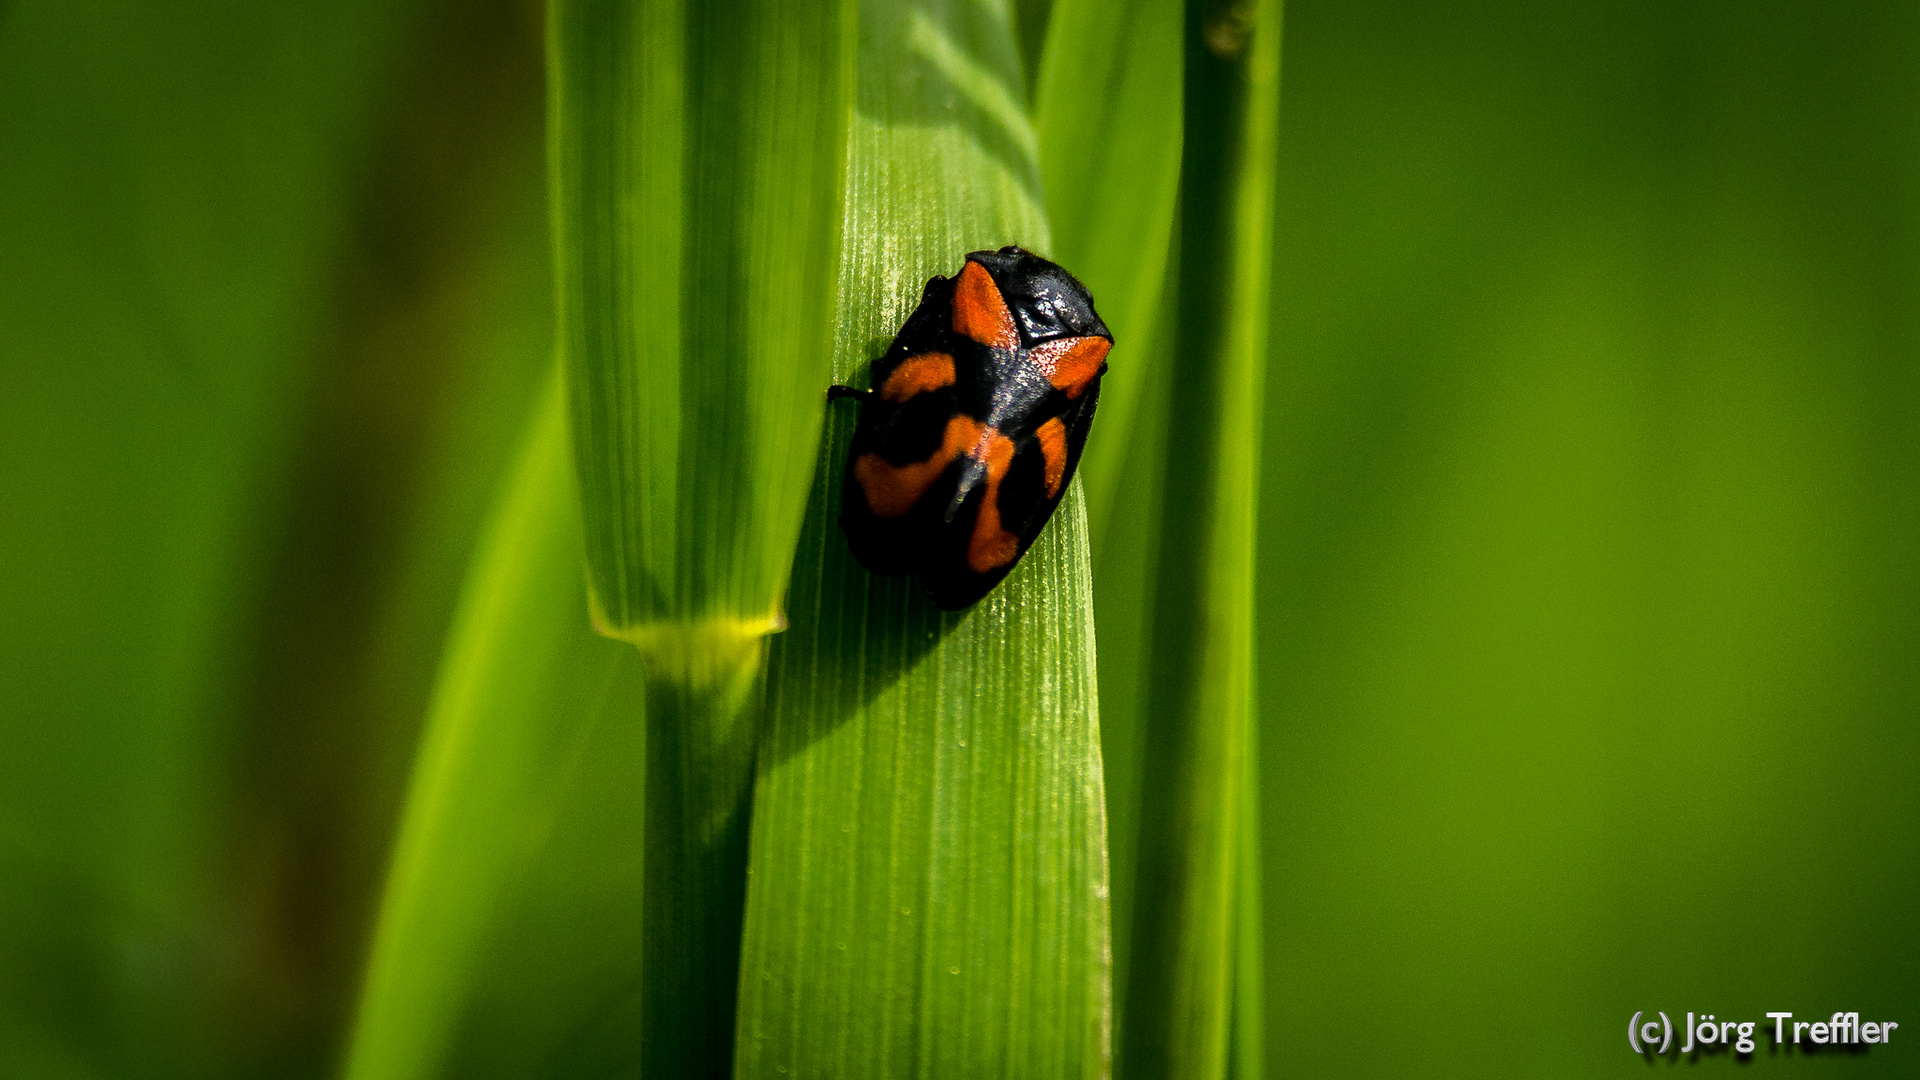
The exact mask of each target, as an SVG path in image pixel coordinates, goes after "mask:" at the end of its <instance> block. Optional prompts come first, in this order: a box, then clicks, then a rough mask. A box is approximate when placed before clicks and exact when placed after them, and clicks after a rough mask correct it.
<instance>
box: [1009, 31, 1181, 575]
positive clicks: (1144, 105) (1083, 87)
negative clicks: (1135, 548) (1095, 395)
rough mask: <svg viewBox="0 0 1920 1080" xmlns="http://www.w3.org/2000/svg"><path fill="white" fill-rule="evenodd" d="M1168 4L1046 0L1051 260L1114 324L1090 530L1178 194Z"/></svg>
mask: <svg viewBox="0 0 1920 1080" xmlns="http://www.w3.org/2000/svg"><path fill="white" fill-rule="evenodd" d="M1183 14H1184V9H1183V8H1182V7H1181V5H1180V3H1179V0H1055V3H1054V4H1053V7H1052V21H1051V23H1050V25H1049V26H1048V29H1047V38H1046V51H1045V54H1044V57H1043V59H1042V63H1041V66H1040V73H1039V77H1038V86H1037V90H1036V93H1035V100H1034V127H1035V129H1036V131H1037V133H1038V137H1039V141H1040V165H1041V173H1042V175H1043V177H1044V179H1045V184H1046V193H1047V214H1048V217H1049V219H1050V220H1051V222H1052V225H1053V244H1054V257H1055V259H1056V260H1057V261H1059V263H1060V264H1061V265H1062V266H1065V267H1067V268H1068V269H1069V270H1071V271H1073V273H1074V275H1075V276H1076V277H1078V278H1079V279H1080V280H1081V281H1083V282H1085V283H1086V285H1087V287H1088V288H1089V289H1090V290H1092V292H1093V296H1094V301H1095V303H1097V304H1098V305H1099V308H1100V315H1101V317H1102V318H1103V319H1105V320H1106V323H1107V325H1108V326H1109V327H1111V328H1112V329H1113V333H1114V341H1115V353H1114V358H1113V365H1112V369H1111V370H1110V371H1108V373H1107V376H1106V378H1105V379H1103V380H1101V384H1100V421H1101V422H1100V424H1099V425H1098V426H1097V427H1095V429H1094V432H1093V434H1092V435H1091V436H1090V437H1089V438H1088V440H1087V449H1086V456H1085V458H1084V465H1083V467H1082V468H1083V473H1082V475H1084V476H1085V478H1086V491H1087V509H1088V514H1089V516H1090V517H1091V518H1092V520H1093V523H1094V529H1095V536H1096V541H1095V557H1096V558H1098V557H1099V554H1098V549H1099V540H1098V537H1099V532H1100V530H1102V529H1104V528H1105V527H1106V522H1107V521H1108V519H1109V518H1111V517H1112V516H1113V515H1114V502H1115V500H1116V498H1117V497H1118V493H1119V492H1121V491H1123V490H1125V489H1126V488H1127V487H1128V484H1127V480H1126V478H1125V470H1124V469H1123V468H1122V463H1123V462H1124V461H1125V459H1126V454H1127V450H1128V447H1129V446H1130V445H1131V444H1132V438H1131V436H1132V433H1133V432H1134V428H1135V423H1136V419H1137V417H1138V414H1139V410H1140V403H1141V400H1142V398H1143V391H1144V388H1145V387H1146V386H1147V385H1148V382H1149V378H1150V372H1149V368H1148V366H1147V365H1148V362H1149V361H1150V360H1151V359H1152V357H1153V355H1154V354H1153V353H1151V352H1150V351H1149V350H1148V348H1147V343H1148V342H1149V341H1151V340H1153V337H1154V331H1155V326H1154V324H1155V321H1156V320H1157V319H1158V318H1159V317H1160V316H1161V314H1162V312H1163V310H1164V306H1163V296H1164V294H1165V284H1166V276H1167V275H1166V272H1167V251H1168V245H1169V243H1170V242H1171V240H1172V237H1173V223H1174V208H1175V205H1176V203H1177V201H1178V194H1179V189H1180V147H1181V131H1182V115H1181V107H1182V101H1183V98H1182V94H1181V88H1182V87H1181V80H1182V73H1183V70H1184V67H1185V58H1184V55H1183V53H1182V49H1181V35H1180V27H1181V19H1182V16H1183Z"/></svg>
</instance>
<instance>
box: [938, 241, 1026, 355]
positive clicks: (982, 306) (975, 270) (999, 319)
mask: <svg viewBox="0 0 1920 1080" xmlns="http://www.w3.org/2000/svg"><path fill="white" fill-rule="evenodd" d="M953 329H954V332H955V333H958V334H965V335H966V336H967V337H970V338H972V339H973V340H975V341H977V342H979V343H980V344H982V345H985V346H987V347H989V348H994V349H1015V348H1018V347H1019V346H1020V335H1019V334H1018V333H1016V332H1015V331H1014V328H1013V313H1012V312H1010V311H1008V310H1007V302H1006V300H1005V299H1004V298H1002V297H1001V295H1000V286H998V285H995V284H994V283H993V275H992V274H989V273H987V268H986V267H984V266H981V265H980V264H979V263H977V262H968V263H967V265H966V266H965V267H964V268H963V269H962V270H961V271H960V280H959V281H958V282H956V283H955V284H954V287H953Z"/></svg>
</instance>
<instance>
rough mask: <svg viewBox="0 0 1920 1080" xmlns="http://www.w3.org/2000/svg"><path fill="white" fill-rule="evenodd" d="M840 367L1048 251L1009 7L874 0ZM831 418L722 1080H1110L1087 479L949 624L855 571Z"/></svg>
mask: <svg viewBox="0 0 1920 1080" xmlns="http://www.w3.org/2000/svg"><path fill="white" fill-rule="evenodd" d="M862 19H863V22H862V28H861V29H862V40H861V53H860V92H859V109H858V115H857V118H856V124H855V128H854V136H853V142H852V146H851V148H850V152H849V160H850V167H849V196H848V210H847V214H848V226H847V238H848V239H847V247H846V252H845V255H844V258H845V263H844V268H843V271H842V275H841V280H842V283H843V284H842V290H843V291H842V295H841V298H840V304H839V307H838V312H839V327H840V332H839V338H838V344H837V348H836V350H835V374H836V375H838V376H839V377H841V378H845V379H857V378H860V377H862V376H863V372H862V368H863V367H864V364H865V363H866V361H867V360H869V359H870V358H872V357H873V356H874V355H877V352H878V350H879V349H880V348H882V347H883V346H884V344H885V342H886V340H887V339H888V338H890V337H891V336H892V334H893V332H894V331H895V330H896V329H897V328H898V327H899V325H900V323H901V322H902V321H903V320H904V318H905V317H906V315H907V313H908V311H909V310H911V308H912V307H913V305H914V304H915V303H917V302H918V299H919V295H920V289H921V286H922V285H923V284H924V283H925V281H926V279H927V278H928V277H929V276H931V275H933V274H935V273H946V274H951V273H953V272H954V271H956V270H957V269H958V268H959V264H960V259H961V256H962V255H963V253H965V252H966V251H969V250H973V249H978V248H985V247H993V246H998V245H1000V244H1005V243H1011V242H1015V241H1018V242H1021V243H1023V244H1026V245H1029V246H1031V247H1034V248H1037V249H1040V250H1042V251H1044V250H1046V248H1047V241H1048V236H1047V228H1046V221H1045V216H1044V213H1043V211H1042V208H1041V206H1040V203H1039V198H1038V171H1039V170H1038V168H1037V163H1036V162H1035V161H1034V158H1033V154H1032V146H1033V140H1032V135H1031V132H1030V131H1029V130H1028V129H1027V127H1026V122H1025V120H1024V116H1023V114H1022V113H1021V111H1020V110H1018V109H1017V108H1009V107H1008V105H1009V103H1010V102H1013V101H1017V100H1018V70H1019V68H1018V61H1017V59H1016V52H1015V45H1014V41H1013V38H1012V35H1011V32H1010V27H1009V26H1008V25H1007V23H1006V22H1005V21H1004V13H1002V14H1001V15H997V16H994V17H991V18H989V17H986V16H984V15H983V14H982V13H981V11H980V10H979V9H976V8H973V7H972V6H970V5H961V4H952V5H949V4H944V3H914V4H906V5H893V4H886V3H879V2H873V3H868V4H867V5H866V6H865V7H864V8H863V11H862ZM853 420H854V415H853V410H852V409H850V408H842V409H840V410H839V411H837V412H835V413H833V414H832V415H831V419H830V420H829V423H828V435H827V438H826V440H825V443H824V446H823V447H822V449H821V451H820V453H819V455H818V456H817V457H816V459H815V468H816V473H815V481H814V489H813V497H812V502H811V504H810V506H809V511H808V517H807V523H806V525H805V527H804V529H803V531H802V538H801V547H800V553H799V556H798V558H797V560H796V563H795V571H794V589H793V600H792V605H791V609H792V619H793V626H792V628H791V629H789V630H788V631H787V632H786V633H784V634H781V635H779V636H777V637H776V638H774V639H773V641H772V644H771V655H770V659H769V681H768V710H767V717H766V729H765V730H766V734H765V738H764V741H763V744H762V754H761V759H760V774H759V778H758V781H757V794H756V798H755V803H754V821H753V829H754V835H753V849H752V852H753V853H752V860H753V861H752V871H753V872H752V887H751V890H750V894H749V902H748V911H747V926H746V938H745V942H744V944H743V947H742V960H741V990H740V993H741V996H740V1013H739V1027H738V1044H737V1054H738V1057H737V1068H736V1075H737V1076H739V1077H743V1078H758V1077H768V1078H772V1077H780V1076H793V1077H836V1078H850V1080H853V1078H861V1077H898V1076H1009V1077H1034V1076H1046V1077H1067V1076H1099V1075H1103V1074H1104V1073H1105V1072H1106V1071H1107V1068H1108V1064H1109V1060H1110V1055H1109V1050H1108V1046H1109V1038H1108V1033H1109V1030H1110V1024H1111V1017H1110V1005H1109V996H1108V982H1107V966H1108V965H1107V949H1108V939H1107V929H1108V928H1107V910H1106V900H1105V893H1106V875H1105V869H1106V868H1105V859H1104V820H1103V813H1102V801H1101V780H1100V777H1101V773H1100V759H1099V754H1098V721H1097V711H1096V706H1095V700H1094V694H1095V678H1094V670H1093V657H1094V654H1093V635H1092V617H1091V615H1092V613H1091V608H1090V593H1089V588H1088V576H1087V574H1088V571H1087V556H1086V531H1085V530H1086V523H1085V515H1084V508H1083V502H1082V499H1081V496H1080V492H1079V488H1078V487H1077V486H1076V487H1074V488H1072V489H1070V491H1069V494H1068V496H1067V500H1066V502H1065V503H1064V504H1063V505H1062V507H1061V509H1060V511H1059V512H1058V514H1056V516H1055V518H1054V520H1053V522H1052V523H1051V524H1050V525H1049V526H1048V527H1047V529H1046V531H1045V533H1044V534H1043V535H1042V537H1041V539H1040V541H1039V542H1038V543H1037V544H1036V545H1035V547H1034V548H1033V550H1032V551H1030V552H1029V553H1028V555H1027V556H1026V559H1025V560H1024V561H1023V562H1022V564H1021V565H1020V567H1019V568H1018V569H1016V571H1015V572H1014V573H1013V574H1012V575H1011V576H1010V577H1009V578H1008V579H1007V580H1006V581H1005V582H1004V583H1003V584H1002V585H1001V586H1000V587H999V588H998V589H997V590H996V591H995V592H994V593H993V594H991V595H990V596H988V597H987V599H986V600H984V601H983V602H982V603H980V604H979V605H977V606H976V607H974V608H973V609H971V610H969V611H966V612H963V613H941V612H939V611H937V610H935V609H933V608H932V607H931V606H930V605H929V604H928V603H927V602H926V600H925V599H924V598H923V597H922V596H921V595H920V594H919V591H918V589H917V587H916V586H914V585H913V584H912V583H910V582H907V581H904V580H898V579H881V578H874V577H872V576H870V575H868V574H867V573H866V572H865V571H864V570H862V569H860V568H859V567H858V566H857V565H856V564H854V563H853V561H852V559H851V556H850V555H849V554H848V551H847V547H846V541H845V539H844V537H843V536H842V535H841V533H840V530H839V528H838V526H837V525H836V523H835V518H836V516H837V513H838V506H839V495H840V479H841V470H842V468H843V467H844V455H845V454H846V450H847V445H848V441H849V439H850V437H851V434H852V426H853Z"/></svg>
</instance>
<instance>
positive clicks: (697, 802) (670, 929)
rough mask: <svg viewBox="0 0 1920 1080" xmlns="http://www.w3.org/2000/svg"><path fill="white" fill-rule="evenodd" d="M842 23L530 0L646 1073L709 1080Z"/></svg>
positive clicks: (816, 363)
mask: <svg viewBox="0 0 1920 1080" xmlns="http://www.w3.org/2000/svg"><path fill="white" fill-rule="evenodd" d="M854 25H855V8H854V4H853V0H819V2H816V3H810V4H801V3H791V2H785V0H731V2H726V3H697V2H694V3H687V2H681V0H557V2H556V3H554V4H553V6H552V8H551V12H550V19H549V58H550V64H549V71H550V86H551V108H550V137H551V140H552V143H551V156H550V165H551V169H552V195H553V207H554V234H555V235H554V250H555V253H556V265H557V268H558V271H557V272H558V304H559V310H558V318H559V323H560V334H559V341H560V354H561V360H562V366H563V368H564V370H565V371H566V373H567V380H568V386H569V390H570V400H571V404H572V415H573V425H574V426H573V431H574V461H575V467H576V470H577V472H578V475H579V477H580V490H581V508H582V513H583V519H584V522H585V531H586V536H585V541H586V554H587V571H588V578H589V581H590V582H591V587H592V596H593V601H594V605H593V606H594V621H595V624H596V625H597V626H598V627H599V628H600V630H601V632H603V633H606V634H609V635H612V636H615V637H620V638H623V639H625V640H627V641H630V642H632V643H633V644H634V645H635V646H637V647H638V648H639V650H640V653H641V656H642V658H643V659H644V660H645V662H646V665H647V671H648V708H647V717H648V722H649V724H650V735H649V737H648V755H649V756H648V768H647V784H646V792H647V813H646V827H647V852H648V854H647V863H648V871H647V878H648V888H647V890H646V894H645V906H644V923H645V939H646V942H647V944H646V948H645V951H644V957H645V965H646V969H647V977H646V983H647V987H646V994H647V996H646V1008H645V1010H644V1021H643V1022H644V1025H645V1032H646V1034H645V1038H644V1046H645V1054H646V1058H647V1067H648V1069H649V1071H652V1072H655V1073H658V1074H661V1075H683V1074H687V1073H689V1072H692V1071H695V1070H702V1071H705V1070H713V1069H721V1070H724V1068H725V1061H726V1056H727V1052H728V1049H729V1047H730V1045H731V1036H732V1029H733V1023H732V1012H733V998H734V988H735V978H734V975H735V969H736V967H737V965H738V949H739V933H740V919H741V908H742V904H743V903H744V893H745V887H746V882H745V878H744V873H745V860H746V824H747V814H748V803H749V801H750V793H751V786H750V785H751V777H752V770H753V755H754V749H755V742H756V736H757V729H756V726H755V717H754V716H753V715H752V712H751V710H750V706H751V705H753V704H754V703H755V696H756V690H757V688H758V687H757V680H758V679H759V677H760V674H761V673H760V662H761V660H762V655H763V642H762V637H763V635H765V634H767V633H769V632H772V631H776V630H779V629H780V628H781V627H783V626H784V625H785V617H784V615H783V614H782V613H781V610H780V608H781V604H782V600H783V596H784V593H785V590H786V582H787V574H788V571H789V570H790V568H791V566H792V560H793V547H794V542H795V539H796V537H797V535H798V533H799V529H800V524H801V515H802V511H803V510H804V509H805V506H806V498H807V490H808V469H809V463H810V462H811V460H812V454H813V451H814V448H815V446H816V445H817V444H818V441H819V432H820V423H821V413H822V409H821V394H822V392H823V389H824V387H825V386H826V385H827V380H828V375H829V373H830V365H831V358H832V345H833V300H834V295H835V288H836V279H835V268H836V267H837V266H838V265H839V257H838V252H839V249H840V227H841V217H842V213H841V211H842V195H843V188H844V177H845V170H846V163H847V153H846V138H847V124H848V119H849V117H850V115H851V110H852V104H853V63H854V42H855V37H854Z"/></svg>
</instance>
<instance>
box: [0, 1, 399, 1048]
mask: <svg viewBox="0 0 1920 1080" xmlns="http://www.w3.org/2000/svg"><path fill="white" fill-rule="evenodd" d="M413 6H414V5H412V4H409V3H397V4H396V3H378V4H376V3H363V2H347V3H324V4H323V3H286V4H274V5H260V4H251V3H240V2H237V0H185V2H180V3H173V4H166V5H154V4H127V3H107V4H72V3H62V2H57V0H53V2H49V0H25V2H10V3H6V4H0V507H3V508H4V509H0V563H3V564H4V566H5V569H4V571H0V1074H3V1075H8V1076H63V1075H142V1076H154V1077H165V1076H173V1075H192V1076H210V1075H219V1074H220V1073H222V1072H223V1071H225V1070H228V1069H230V1068H233V1067H234V1066H235V1062H236V1061H237V1060H241V1059H244V1058H245V1056H246V1055H247V1054H248V1053H249V1052H250V1049H251V1045H252V1044H249V1045H241V1046H235V1045H230V1044H229V1041H228V1040H226V1039H225V1038H224V1037H223V1036H224V1034H225V1033H226V1032H230V1031H232V1030H235V1029H237V1028H242V1027H248V1026H249V1025H251V1024H253V1023H254V1022H255V1021H256V1020H261V1019H263V1018H265V1017H266V1016H267V1010H265V1009H263V1008H259V1007H258V1005H259V1003H258V1001H257V1000H255V999H254V998H251V997H245V996H244V995H246V994H248V993H249V992H250V991H253V990H255V989H257V988H258V987H260V986H262V985H265V984H267V983H268V982H273V983H274V984H275V985H284V973H283V972H280V971H277V970H275V971H268V970H266V967H267V961H265V960H264V958H263V957H264V952H263V950H261V949H259V948H256V947H255V944H256V943H255V939H253V938H250V937H248V936H247V934H248V932H249V929H250V928H249V927H247V926H244V925H242V921H241V920H238V919H235V918H233V917H232V915H233V912H232V909H231V908H230V907H227V906H224V905H223V903H222V901H223V900H225V899H227V898H226V897H224V896H222V895H221V894H220V893H219V890H218V880H217V879H218V878H219V875H220V874H221V872H222V871H223V870H225V869H226V865H227V862H228V860H230V859H231V858H232V856H233V852H232V851H231V850H228V849H226V848H224V847H223V844H224V843H225V842H226V841H227V840H228V839H229V838H230V836H231V832H230V829H231V825H230V823H229V822H227V821H225V820H223V811H225V810H226V809H227V807H226V806H225V802H224V800H225V798H226V796H227V795H228V794H229V793H230V789H231V782H232V777H231V775H230V773H229V772H228V771H227V770H228V769H229V768H230V767H231V764H232V762H233V760H234V759H235V757H236V756H237V751H238V750H239V749H240V748H239V746H238V745H237V744H238V743H239V741H240V737H241V732H242V730H243V725H242V723H241V722H240V719H241V718H240V717H238V716H236V712H237V709H236V707H235V703H236V700H237V699H238V698H239V697H241V692H240V689H239V688H238V687H236V686H235V685H234V683H235V682H236V681H237V680H236V678H235V676H236V672H237V669H240V668H241V667H243V664H242V662H241V661H240V658H242V657H244V656H246V655H247V653H248V650H249V646H250V643H251V641H252V638H253V634H254V629H255V628H254V627H253V626H252V625H250V620H249V618H248V616H249V614H250V603H249V599H250V597H251V595H252V593H251V589H252V587H253V586H254V585H255V584H256V583H257V581H258V579H259V577H260V575H261V564H262V562H263V560H264V557H265V548H266V544H265V541H266V539H267V537H266V536H264V535H263V534H264V533H265V532H266V530H263V529H262V528H261V526H260V520H261V519H262V518H263V517H264V516H266V515H267V514H268V513H269V512H270V510H271V508H272V507H273V504H274V503H275V502H276V501H277V500H278V498H279V496H278V495H277V494H276V493H275V489H274V483H275V481H276V480H277V479H278V478H279V477H280V476H282V475H283V474H284V472H285V471H286V470H287V469H288V467H289V459H290V457H291V456H292V452H293V446H294V444H295V442H296V434H295V433H296V431H297V427H298V413H297V410H298V407H299V404H300V402H301V401H302V398H303V391H304V390H305V388H306V384H307V381H308V379H309V378H310V376H311V374H312V369H313V365H312V361H313V360H314V357H315V355H316V352H317V349H316V345H315V341H314V335H313V328H314V327H315V326H316V325H317V324H319V323H320V321H321V320H322V319H323V318H324V315H325V313H326V311H327V310H328V307H329V304H330V302H331V300H332V296H331V287H330V286H331V282H330V281H329V280H328V277H327V272H326V271H327V267H328V256H329V255H330V254H332V253H333V251H334V249H335V248H336V247H337V245H338V244H339V243H340V240H341V234H342V231H343V225H344V222H345V220H346V218H347V215H348V204H349V196H350V195H351V194H352V188H353V184H354V181H355V179H356V177H357V174H358V173H359V171H360V170H361V168H362V167H363V164H364V159H365V157H366V154H367V152H368V146H369V143H370V142H371V130H370V129H371V128H372V127H373V120H374V117H375V116H376V115H377V105H378V104H379V102H380V101H381V99H382V98H383V97H384V96H385V94H386V93H387V92H388V90H389V89H390V86H391V76H392V73H393V65H392V60H393V58H394V56H395V54H396V52H397V51H398V48H397V47H398V45H399V43H400V41H401V40H402V38H403V36H404V32H405V30H406V28H407V25H408V23H409V21H410V18H409V16H410V13H411V11H412V10H413ZM289 617H291V614H290V613H289ZM236 998H238V999H240V1000H238V1001H237V1002H236V1000H235V999H236Z"/></svg>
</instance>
